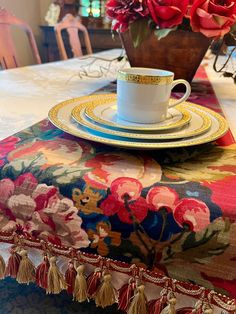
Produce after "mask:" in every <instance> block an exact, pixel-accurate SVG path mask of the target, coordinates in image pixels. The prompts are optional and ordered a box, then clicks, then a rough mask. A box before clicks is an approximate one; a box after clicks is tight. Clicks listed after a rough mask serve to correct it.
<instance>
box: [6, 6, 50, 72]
mask: <svg viewBox="0 0 236 314" xmlns="http://www.w3.org/2000/svg"><path fill="white" fill-rule="evenodd" d="M51 2H52V1H51V0H0V6H1V7H4V8H6V9H7V10H9V11H11V12H12V13H13V14H15V15H16V16H18V17H19V18H21V19H23V20H25V21H26V22H27V23H28V24H29V25H30V27H31V28H32V30H33V33H34V35H35V39H36V41H37V45H38V48H39V52H40V54H41V56H42V34H41V31H40V29H39V25H42V24H44V25H45V21H44V16H45V14H46V12H47V9H48V7H49V4H50V3H51ZM13 35H14V41H15V43H16V48H17V53H18V55H19V59H20V64H21V65H22V66H23V65H28V64H33V63H34V58H33V57H32V54H31V50H30V47H29V44H28V40H27V37H26V35H25V34H24V32H22V31H21V30H18V29H14V30H13Z"/></svg>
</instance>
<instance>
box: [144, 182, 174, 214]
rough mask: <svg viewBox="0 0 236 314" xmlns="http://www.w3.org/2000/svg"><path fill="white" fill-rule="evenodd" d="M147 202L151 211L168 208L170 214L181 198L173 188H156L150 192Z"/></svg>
mask: <svg viewBox="0 0 236 314" xmlns="http://www.w3.org/2000/svg"><path fill="white" fill-rule="evenodd" d="M146 200H147V203H148V205H150V206H149V208H150V209H151V210H154V211H159V210H160V209H161V208H166V209H167V211H168V212H172V211H173V209H174V208H175V204H176V203H177V202H178V200H179V196H178V194H177V193H176V191H175V190H173V189H171V188H168V187H165V186H155V187H153V188H151V189H150V190H149V191H148V194H147V197H146Z"/></svg>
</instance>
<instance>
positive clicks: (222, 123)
mask: <svg viewBox="0 0 236 314" xmlns="http://www.w3.org/2000/svg"><path fill="white" fill-rule="evenodd" d="M100 97H103V98H106V99H109V98H110V97H111V95H110V94H104V95H101V94H99V95H92V96H83V97H79V98H75V99H71V100H67V101H64V102H61V103H59V104H57V105H56V106H54V107H53V108H52V109H51V110H50V111H49V114H48V117H49V119H50V121H51V122H52V123H53V124H54V125H55V126H56V127H58V128H59V129H61V130H63V131H65V132H67V133H69V134H71V135H74V136H76V137H79V138H83V139H87V140H90V141H94V142H98V143H101V144H108V145H113V146H118V147H123V148H130V149H162V148H175V147H187V146H192V145H199V144H204V143H208V142H212V141H214V140H216V139H217V138H219V137H221V136H223V135H224V134H225V133H226V132H227V130H228V124H227V122H226V120H225V119H224V118H223V117H222V116H220V115H219V114H218V113H216V112H214V111H212V110H210V109H207V108H204V107H202V106H198V105H195V104H192V103H187V104H188V108H189V109H190V110H191V108H195V109H198V110H200V111H201V112H203V113H204V114H206V115H207V116H208V117H209V118H210V119H211V127H210V129H209V130H208V131H206V132H205V133H203V134H201V135H198V136H195V137H191V138H187V139H177V140H169V141H161V140H160V141H157V140H156V141H146V140H144V141H142V140H136V139H132V140H130V139H125V138H117V139H114V138H110V137H109V135H95V134H91V133H90V132H89V131H88V130H86V129H85V128H84V127H82V126H80V125H79V124H78V123H76V122H75V121H74V120H73V119H72V118H71V112H72V110H73V109H74V108H75V107H76V106H78V105H80V104H83V103H85V102H88V101H93V100H96V99H99V98H100Z"/></svg>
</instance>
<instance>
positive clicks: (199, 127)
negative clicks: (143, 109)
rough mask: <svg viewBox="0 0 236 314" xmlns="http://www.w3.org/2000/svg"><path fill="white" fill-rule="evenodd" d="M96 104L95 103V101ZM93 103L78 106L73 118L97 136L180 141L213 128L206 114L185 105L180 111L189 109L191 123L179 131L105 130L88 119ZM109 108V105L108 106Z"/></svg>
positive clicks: (180, 107)
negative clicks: (86, 113) (87, 115)
mask: <svg viewBox="0 0 236 314" xmlns="http://www.w3.org/2000/svg"><path fill="white" fill-rule="evenodd" d="M94 103H95V101H94ZM90 104H91V102H87V103H83V104H82V105H79V106H76V107H75V108H74V109H73V110H72V113H71V115H72V118H73V119H75V121H76V122H78V123H79V124H80V125H81V126H83V127H85V128H87V129H88V130H89V131H90V132H91V133H93V134H95V135H99V134H101V135H102V136H104V134H106V135H108V134H109V135H110V136H111V137H113V138H117V137H124V138H129V139H138V140H149V141H152V140H169V139H178V138H187V137H192V136H197V135H200V134H202V133H204V132H206V131H207V130H209V128H210V127H211V119H210V118H209V117H208V115H206V114H205V113H204V112H202V111H201V110H199V109H197V108H191V109H188V105H187V104H186V105H185V104H184V103H183V105H181V106H179V110H180V111H182V110H183V111H186V109H185V108H187V111H188V113H190V115H191V120H190V122H189V123H188V124H187V125H185V126H184V127H182V128H181V129H177V130H175V129H174V130H165V131H164V132H161V133H160V132H159V133H146V132H143V133H140V131H139V132H137V131H136V132H129V133H128V132H127V131H126V132H125V130H124V131H119V130H114V129H108V128H105V127H103V126H101V125H99V124H97V123H92V122H91V120H89V119H87V118H86V115H85V110H86V108H87V107H88V106H90ZM107 105H108V106H109V103H108V104H107Z"/></svg>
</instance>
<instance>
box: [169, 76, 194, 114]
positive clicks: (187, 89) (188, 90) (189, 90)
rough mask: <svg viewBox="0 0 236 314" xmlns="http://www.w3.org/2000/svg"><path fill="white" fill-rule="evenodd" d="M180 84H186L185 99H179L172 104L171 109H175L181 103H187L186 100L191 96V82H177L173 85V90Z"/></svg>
mask: <svg viewBox="0 0 236 314" xmlns="http://www.w3.org/2000/svg"><path fill="white" fill-rule="evenodd" d="M178 84H184V85H185V86H186V92H185V94H184V96H183V97H181V98H180V99H177V100H176V101H175V102H174V103H172V104H170V105H169V108H170V107H175V106H176V105H178V104H180V103H181V102H183V101H185V100H186V99H188V97H189V96H190V94H191V86H190V84H189V82H187V81H185V80H175V81H174V82H173V83H172V88H171V89H173V88H174V87H175V86H176V85H178Z"/></svg>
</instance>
